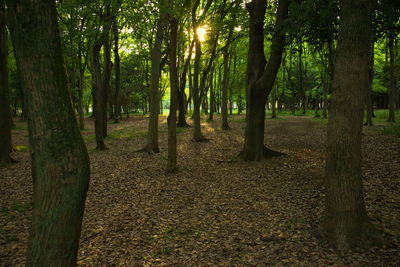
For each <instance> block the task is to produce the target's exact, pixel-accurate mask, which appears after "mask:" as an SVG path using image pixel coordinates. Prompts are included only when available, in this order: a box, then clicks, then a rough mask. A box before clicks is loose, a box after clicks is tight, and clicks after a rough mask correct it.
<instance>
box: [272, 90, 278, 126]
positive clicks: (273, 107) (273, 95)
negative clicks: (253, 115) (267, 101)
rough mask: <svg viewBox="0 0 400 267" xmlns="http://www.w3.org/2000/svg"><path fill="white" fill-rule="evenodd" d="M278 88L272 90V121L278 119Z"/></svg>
mask: <svg viewBox="0 0 400 267" xmlns="http://www.w3.org/2000/svg"><path fill="white" fill-rule="evenodd" d="M277 89H278V88H277V86H276V85H275V86H274V87H273V88H272V92H271V94H272V100H271V111H272V114H271V119H276V91H277Z"/></svg>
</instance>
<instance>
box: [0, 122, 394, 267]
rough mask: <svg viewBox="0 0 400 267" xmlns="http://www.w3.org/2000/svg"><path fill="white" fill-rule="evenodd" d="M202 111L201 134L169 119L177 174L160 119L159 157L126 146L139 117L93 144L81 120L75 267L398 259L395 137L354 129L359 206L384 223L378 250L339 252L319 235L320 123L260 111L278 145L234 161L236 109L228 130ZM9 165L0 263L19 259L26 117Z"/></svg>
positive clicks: (137, 143) (1, 181)
mask: <svg viewBox="0 0 400 267" xmlns="http://www.w3.org/2000/svg"><path fill="white" fill-rule="evenodd" d="M217 119H218V120H217V121H215V122H213V123H208V122H206V121H203V123H202V126H203V133H204V135H205V136H207V137H208V138H210V141H209V142H202V143H194V142H192V141H191V136H192V132H191V131H192V128H184V129H179V133H178V154H179V157H178V165H179V171H178V173H176V174H168V175H166V174H164V170H165V166H166V148H167V143H166V140H167V133H166V132H167V128H166V118H165V117H161V125H160V131H161V134H160V149H161V151H162V153H161V154H159V155H153V156H151V155H148V154H146V153H135V152H134V151H136V150H138V149H140V148H142V147H143V146H144V144H145V138H146V137H145V136H146V129H147V119H145V118H144V117H142V116H133V117H132V118H130V119H128V120H127V119H125V120H123V121H122V123H121V124H111V125H110V131H109V132H110V137H109V138H107V139H106V143H107V146H108V147H109V148H110V149H109V150H107V151H101V152H97V151H94V147H95V144H94V139H93V136H94V132H93V125H90V124H91V123H92V122H91V121H90V120H87V121H86V123H87V124H89V127H88V128H89V129H88V130H85V131H84V132H83V134H84V136H85V139H86V141H87V144H88V149H89V151H90V158H91V169H92V175H91V184H90V190H89V193H88V198H87V205H86V211H85V217H84V225H83V232H82V236H81V245H80V254H79V260H78V263H79V265H80V266H112V265H114V266H142V265H143V266H153V265H154V266H157V265H168V266H192V265H200V266H205V265H209V266H217V265H218V266H233V265H237V266H252V265H258V266H262V265H279V266H282V265H287V266H315V265H320V266H326V265H334V264H337V265H339V266H371V265H378V266H382V265H389V266H398V265H400V251H399V245H400V212H399V211H400V206H399V205H400V204H399V203H400V195H399V192H400V181H399V173H400V164H399V162H400V151H399V149H398V148H399V147H400V140H399V139H398V138H396V137H391V136H383V135H380V134H379V132H378V131H377V130H376V128H374V129H368V131H365V134H364V140H363V141H364V145H363V151H364V152H363V155H364V157H363V162H364V163H363V171H364V176H365V181H364V185H365V191H366V202H367V208H368V212H369V214H370V216H371V217H372V219H373V221H374V222H375V223H377V224H378V225H379V226H380V227H383V228H384V230H385V231H386V232H387V233H389V234H390V235H391V236H390V237H389V240H390V242H391V244H389V245H388V246H386V247H384V248H374V249H370V250H359V251H355V252H352V253H348V254H345V255H338V254H336V253H335V251H334V250H333V249H331V248H330V247H329V246H328V245H327V244H325V243H324V242H323V240H321V238H320V236H319V234H318V231H317V227H318V225H319V222H320V221H321V216H322V211H323V193H322V191H323V188H322V178H323V168H324V157H325V156H324V143H325V138H326V135H325V124H323V123H321V122H318V121H316V120H314V119H312V118H310V117H290V116H286V117H281V118H280V119H276V120H267V123H266V127H267V128H266V137H265V140H266V143H267V144H268V146H269V147H270V148H272V149H274V150H278V151H281V152H284V153H285V154H286V155H285V156H282V157H279V158H273V159H271V160H267V161H262V162H221V161H229V160H231V159H234V158H235V156H236V155H237V154H238V153H239V151H240V148H241V145H242V143H243V130H244V117H243V116H234V117H232V119H231V121H230V126H231V127H232V130H230V131H222V130H220V121H219V117H217ZM13 134H14V145H16V146H17V149H19V150H22V151H20V152H16V153H14V155H13V156H14V157H15V158H16V159H18V160H19V161H20V163H18V164H15V165H12V166H10V167H7V168H5V169H1V172H0V188H1V189H0V190H1V195H0V201H1V215H0V237H1V238H0V265H1V266H18V265H22V264H23V262H24V252H25V251H24V250H25V243H26V238H27V234H28V232H27V231H28V228H29V213H30V198H31V178H30V167H29V166H30V165H29V164H30V161H29V153H28V152H27V151H24V150H26V147H24V146H27V144H28V143H27V131H26V125H25V124H22V123H17V128H16V129H15V130H14V131H13Z"/></svg>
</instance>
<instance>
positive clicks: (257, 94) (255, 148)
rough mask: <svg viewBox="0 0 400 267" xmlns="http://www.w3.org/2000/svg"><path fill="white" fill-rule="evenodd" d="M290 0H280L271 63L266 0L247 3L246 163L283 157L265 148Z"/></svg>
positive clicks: (242, 155) (243, 157)
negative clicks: (266, 52) (266, 51)
mask: <svg viewBox="0 0 400 267" xmlns="http://www.w3.org/2000/svg"><path fill="white" fill-rule="evenodd" d="M288 5H289V3H288V0H279V3H278V10H277V13H276V23H275V30H274V34H273V37H272V43H271V53H270V58H269V62H268V64H267V63H266V59H265V56H264V17H265V11H266V8H267V3H266V1H263V0H253V1H252V2H250V3H249V4H247V10H248V12H249V14H250V34H249V52H248V62H247V64H248V73H247V82H248V88H249V89H248V90H247V92H248V105H247V113H246V130H245V142H244V147H243V150H242V152H241V153H240V155H239V156H240V157H241V158H242V159H243V160H262V159H265V158H268V157H271V156H278V155H281V153H279V152H275V151H272V150H270V149H268V148H266V147H265V146H264V130H265V129H264V128H265V127H264V125H265V104H266V101H267V98H268V95H269V93H270V92H271V89H272V86H273V84H274V81H275V78H276V74H277V72H278V69H279V66H280V64H281V60H282V53H283V50H284V46H285V32H284V30H283V28H282V27H283V23H284V21H285V19H286V17H287V13H288Z"/></svg>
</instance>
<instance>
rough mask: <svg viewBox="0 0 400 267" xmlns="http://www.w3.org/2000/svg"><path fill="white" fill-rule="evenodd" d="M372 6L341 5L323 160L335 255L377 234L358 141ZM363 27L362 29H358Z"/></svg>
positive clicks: (367, 0) (361, 2)
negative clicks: (367, 203) (365, 190)
mask: <svg viewBox="0 0 400 267" xmlns="http://www.w3.org/2000/svg"><path fill="white" fill-rule="evenodd" d="M373 10H374V1H371V0H358V1H350V0H341V1H340V11H341V14H340V25H339V38H338V44H337V51H336V58H335V71H334V80H333V95H332V102H331V107H330V116H329V122H328V136H327V161H326V173H325V174H326V180H325V181H326V220H325V224H324V230H325V233H326V234H327V238H328V240H329V241H331V242H332V243H333V244H334V245H335V246H336V247H337V248H338V249H339V250H348V249H349V248H352V247H355V246H369V245H371V244H372V243H373V241H375V238H376V231H375V229H374V227H373V226H372V224H371V223H370V221H369V218H368V216H367V212H366V209H365V203H364V196H363V188H362V177H361V176H362V174H361V136H362V122H363V109H364V103H365V94H366V92H367V89H368V83H369V82H368V66H369V61H370V47H369V46H370V44H371V40H370V39H371V26H372V24H371V18H372V17H373V16H372V12H373ZM360 25H362V27H360Z"/></svg>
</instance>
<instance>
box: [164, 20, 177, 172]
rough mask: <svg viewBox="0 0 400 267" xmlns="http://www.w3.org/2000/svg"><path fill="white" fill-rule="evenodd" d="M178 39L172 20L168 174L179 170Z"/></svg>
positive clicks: (174, 21)
mask: <svg viewBox="0 0 400 267" xmlns="http://www.w3.org/2000/svg"><path fill="white" fill-rule="evenodd" d="M177 39H178V20H177V19H176V18H171V19H170V48H169V71H170V75H169V76H170V84H171V103H170V107H169V115H168V164H167V172H173V171H175V170H176V168H177V145H176V119H177V116H176V111H177V108H178V87H179V81H178V68H177V66H176V65H177V64H176V48H177Z"/></svg>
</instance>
